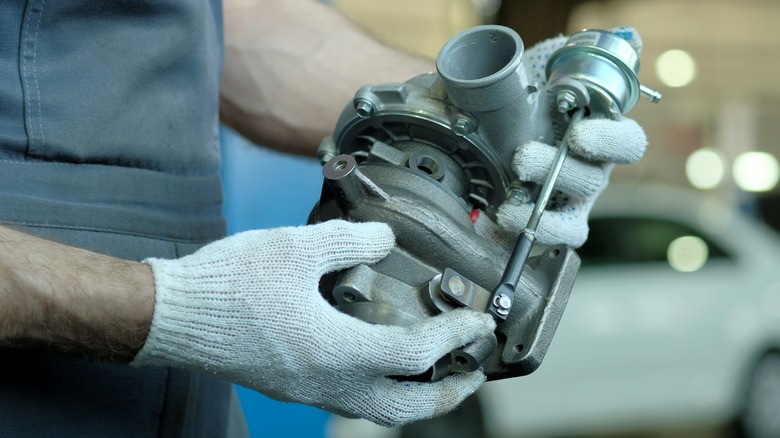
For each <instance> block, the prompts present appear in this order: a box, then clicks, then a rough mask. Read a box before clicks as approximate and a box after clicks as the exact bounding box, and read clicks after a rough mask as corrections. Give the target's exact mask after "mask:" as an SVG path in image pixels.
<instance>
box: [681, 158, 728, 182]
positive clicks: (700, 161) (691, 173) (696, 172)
mask: <svg viewBox="0 0 780 438" xmlns="http://www.w3.org/2000/svg"><path fill="white" fill-rule="evenodd" d="M685 176H686V177H688V181H689V182H690V183H691V185H692V186H694V187H696V188H697V189H712V188H715V187H717V186H719V185H720V184H721V183H722V182H723V179H724V178H725V176H726V157H724V156H723V153H721V152H720V151H719V150H717V149H713V148H702V149H698V150H696V151H694V152H693V153H692V154H691V155H689V156H688V159H687V160H686V161H685Z"/></svg>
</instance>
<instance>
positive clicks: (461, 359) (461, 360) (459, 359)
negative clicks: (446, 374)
mask: <svg viewBox="0 0 780 438" xmlns="http://www.w3.org/2000/svg"><path fill="white" fill-rule="evenodd" d="M454 360H455V363H456V364H458V365H464V366H465V365H467V364H468V363H469V360H468V359H466V358H465V357H463V356H455V358H454Z"/></svg>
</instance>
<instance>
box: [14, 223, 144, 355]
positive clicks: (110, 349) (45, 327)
mask: <svg viewBox="0 0 780 438" xmlns="http://www.w3.org/2000/svg"><path fill="white" fill-rule="evenodd" d="M153 312H154V281H153V279H152V274H151V270H150V269H149V267H148V266H146V265H143V264H141V263H136V262H130V261H126V260H121V259H117V258H113V257H109V256H105V255H101V254H97V253H93V252H90V251H86V250H82V249H78V248H73V247H69V246H66V245H61V244H57V243H54V242H50V241H47V240H43V239H38V238H35V237H32V236H29V235H27V234H24V233H20V232H17V231H14V230H11V229H8V228H4V227H0V346H5V347H9V346H15V347H19V346H35V347H42V348H46V349H52V350H58V351H65V352H69V353H77V354H86V355H90V356H96V357H100V358H104V359H108V360H114V361H128V360H130V359H132V357H133V356H134V355H135V353H136V352H137V351H138V350H139V349H140V348H141V346H142V345H143V343H144V340H145V339H146V335H147V333H148V330H149V325H150V323H151V319H152V314H153Z"/></svg>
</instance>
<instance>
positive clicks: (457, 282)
mask: <svg viewBox="0 0 780 438" xmlns="http://www.w3.org/2000/svg"><path fill="white" fill-rule="evenodd" d="M447 286H449V288H450V293H452V294H453V295H455V296H456V297H460V296H463V294H464V293H465V292H466V285H465V284H463V280H462V279H461V278H460V277H458V276H457V275H454V276H452V277H450V279H449V280H447Z"/></svg>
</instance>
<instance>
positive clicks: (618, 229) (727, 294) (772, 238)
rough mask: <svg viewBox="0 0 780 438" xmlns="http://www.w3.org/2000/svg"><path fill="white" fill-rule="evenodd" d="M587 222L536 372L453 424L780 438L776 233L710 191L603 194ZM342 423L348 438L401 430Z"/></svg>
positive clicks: (524, 432) (529, 433)
mask: <svg viewBox="0 0 780 438" xmlns="http://www.w3.org/2000/svg"><path fill="white" fill-rule="evenodd" d="M590 227H591V232H590V237H589V239H588V242H587V243H586V245H585V246H584V247H583V248H581V250H579V251H578V252H579V253H580V255H581V257H582V259H583V266H582V268H581V269H580V272H579V274H578V276H577V280H576V282H575V286H574V289H573V291H572V293H571V297H570V299H569V303H568V306H567V308H566V310H565V312H564V315H563V318H562V320H561V323H560V325H559V327H558V330H557V333H556V335H555V337H554V339H553V342H552V344H551V346H550V348H549V350H548V352H547V356H546V357H545V359H544V360H543V362H542V364H541V366H540V367H539V369H538V370H537V371H535V372H534V373H533V374H531V375H529V376H524V377H517V378H512V379H506V380H499V381H495V382H488V383H487V384H485V385H483V387H482V389H480V392H479V394H478V398H479V401H480V404H481V417H480V415H479V414H480V412H478V411H479V409H474V408H471V409H469V408H466V409H461V410H460V412H458V414H457V421H461V422H463V421H464V420H465V419H467V418H468V416H469V415H474V417H473V421H472V423H474V424H482V425H483V426H482V427H483V431H482V432H483V433H482V434H483V435H484V436H489V437H518V436H523V437H546V436H562V435H564V436H579V435H593V434H601V433H610V434H611V433H620V432H638V431H651V430H652V431H659V430H664V429H672V430H681V429H682V430H686V429H689V428H699V427H708V428H718V427H722V428H727V427H732V426H734V425H737V426H738V427H739V428H743V429H744V431H745V432H746V433H747V436H750V437H780V240H779V239H780V238H778V236H777V235H776V234H775V232H773V231H771V230H770V229H768V228H767V227H766V226H764V225H762V224H761V223H758V222H757V221H754V220H751V219H749V218H748V217H746V216H745V215H743V214H740V213H739V212H738V211H736V210H735V209H733V208H730V207H728V206H726V205H725V204H723V203H720V202H718V201H715V200H709V199H707V198H705V197H703V195H701V194H694V193H690V192H684V191H682V190H681V189H677V188H671V187H648V186H641V185H639V186H634V187H610V188H608V189H607V191H606V192H605V193H604V195H603V196H602V197H601V199H600V200H599V201H598V203H597V205H596V208H595V209H594V211H593V213H592V214H591V225H590ZM471 406H475V404H471ZM469 411H471V413H470V412H469ZM451 421H452V420H449V419H448V417H443V418H441V419H439V420H435V421H433V422H430V424H418V425H414V426H412V427H411V428H408V429H407V430H406V431H405V433H406V435H407V436H415V435H418V436H422V435H419V434H420V433H424V434H425V436H431V437H433V436H444V435H438V434H436V433H435V432H433V431H435V430H437V428H438V429H439V430H446V429H447V423H449V422H451ZM350 424H351V425H350ZM437 424H438V426H437ZM333 426H334V427H333V431H334V433H333V435H334V436H336V435H338V436H341V437H347V436H363V437H368V436H385V437H386V436H393V435H395V436H400V433H401V431H399V430H390V429H384V430H381V431H380V430H375V431H374V432H371V430H373V429H372V428H371V427H370V426H367V425H366V424H365V423H347V422H343V421H341V420H339V421H336V422H334V425H333ZM350 430H353V431H356V433H359V435H352V434H351V433H350V432H349V431H350ZM415 430H418V431H422V430H424V431H425V432H419V433H415V432H414V431H415ZM450 436H458V435H450ZM462 436H465V435H462Z"/></svg>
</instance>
